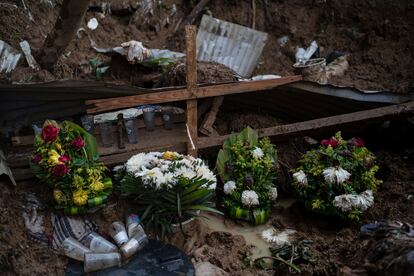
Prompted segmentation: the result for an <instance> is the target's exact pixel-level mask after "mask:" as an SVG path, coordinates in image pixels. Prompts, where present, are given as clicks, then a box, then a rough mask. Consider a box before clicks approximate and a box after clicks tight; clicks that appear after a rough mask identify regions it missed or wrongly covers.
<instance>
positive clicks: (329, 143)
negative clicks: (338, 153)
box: [321, 138, 339, 149]
mask: <svg viewBox="0 0 414 276" xmlns="http://www.w3.org/2000/svg"><path fill="white" fill-rule="evenodd" d="M321 145H322V146H324V147H328V146H331V147H332V148H334V149H335V148H336V147H337V146H338V145H339V142H338V141H337V140H336V139H334V138H329V139H325V140H322V141H321Z"/></svg>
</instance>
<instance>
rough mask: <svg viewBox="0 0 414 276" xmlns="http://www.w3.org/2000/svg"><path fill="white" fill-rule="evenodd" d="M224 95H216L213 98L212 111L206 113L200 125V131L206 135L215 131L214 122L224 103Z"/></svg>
mask: <svg viewBox="0 0 414 276" xmlns="http://www.w3.org/2000/svg"><path fill="white" fill-rule="evenodd" d="M223 100H224V97H223V96H220V97H215V98H214V99H213V106H212V107H211V109H210V112H209V113H208V114H207V115H206V117H205V119H204V121H203V123H202V124H201V126H200V132H201V133H203V134H204V135H207V136H211V135H212V134H213V133H214V131H213V130H214V129H213V124H214V122H215V121H216V117H217V113H218V111H219V108H220V106H221V105H222V104H223Z"/></svg>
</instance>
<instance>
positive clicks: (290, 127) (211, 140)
mask: <svg viewBox="0 0 414 276" xmlns="http://www.w3.org/2000/svg"><path fill="white" fill-rule="evenodd" d="M413 111H414V101H410V102H407V103H403V104H397V105H391V106H386V107H380V108H374V109H369V110H364V111H358V112H353V113H347V114H342V115H336V116H331V117H325V118H320V119H314V120H309V121H304V122H299V123H293V124H287V125H280V126H275V127H269V128H263V129H259V130H257V132H258V134H259V137H266V136H270V137H287V136H292V135H305V134H308V133H312V132H315V131H318V130H321V129H324V128H329V127H339V126H343V125H346V124H351V123H357V122H362V121H370V120H378V119H385V118H388V117H392V116H399V115H400V114H404V113H408V112H413ZM231 135H232V134H230V135H223V136H220V137H200V138H199V140H198V148H208V147H214V146H220V145H222V144H223V142H224V141H225V140H226V139H227V138H228V137H230V136H231Z"/></svg>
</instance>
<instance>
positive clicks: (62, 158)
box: [59, 155, 70, 163]
mask: <svg viewBox="0 0 414 276" xmlns="http://www.w3.org/2000/svg"><path fill="white" fill-rule="evenodd" d="M59 161H60V162H63V163H66V162H68V161H70V157H69V156H68V155H62V156H61V157H59Z"/></svg>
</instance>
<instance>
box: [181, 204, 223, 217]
mask: <svg viewBox="0 0 414 276" xmlns="http://www.w3.org/2000/svg"><path fill="white" fill-rule="evenodd" d="M184 210H197V211H207V212H212V213H216V214H219V215H224V214H223V212H220V211H219V210H217V209H215V208H212V207H208V206H205V205H193V206H188V207H186V208H185V209H184Z"/></svg>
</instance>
